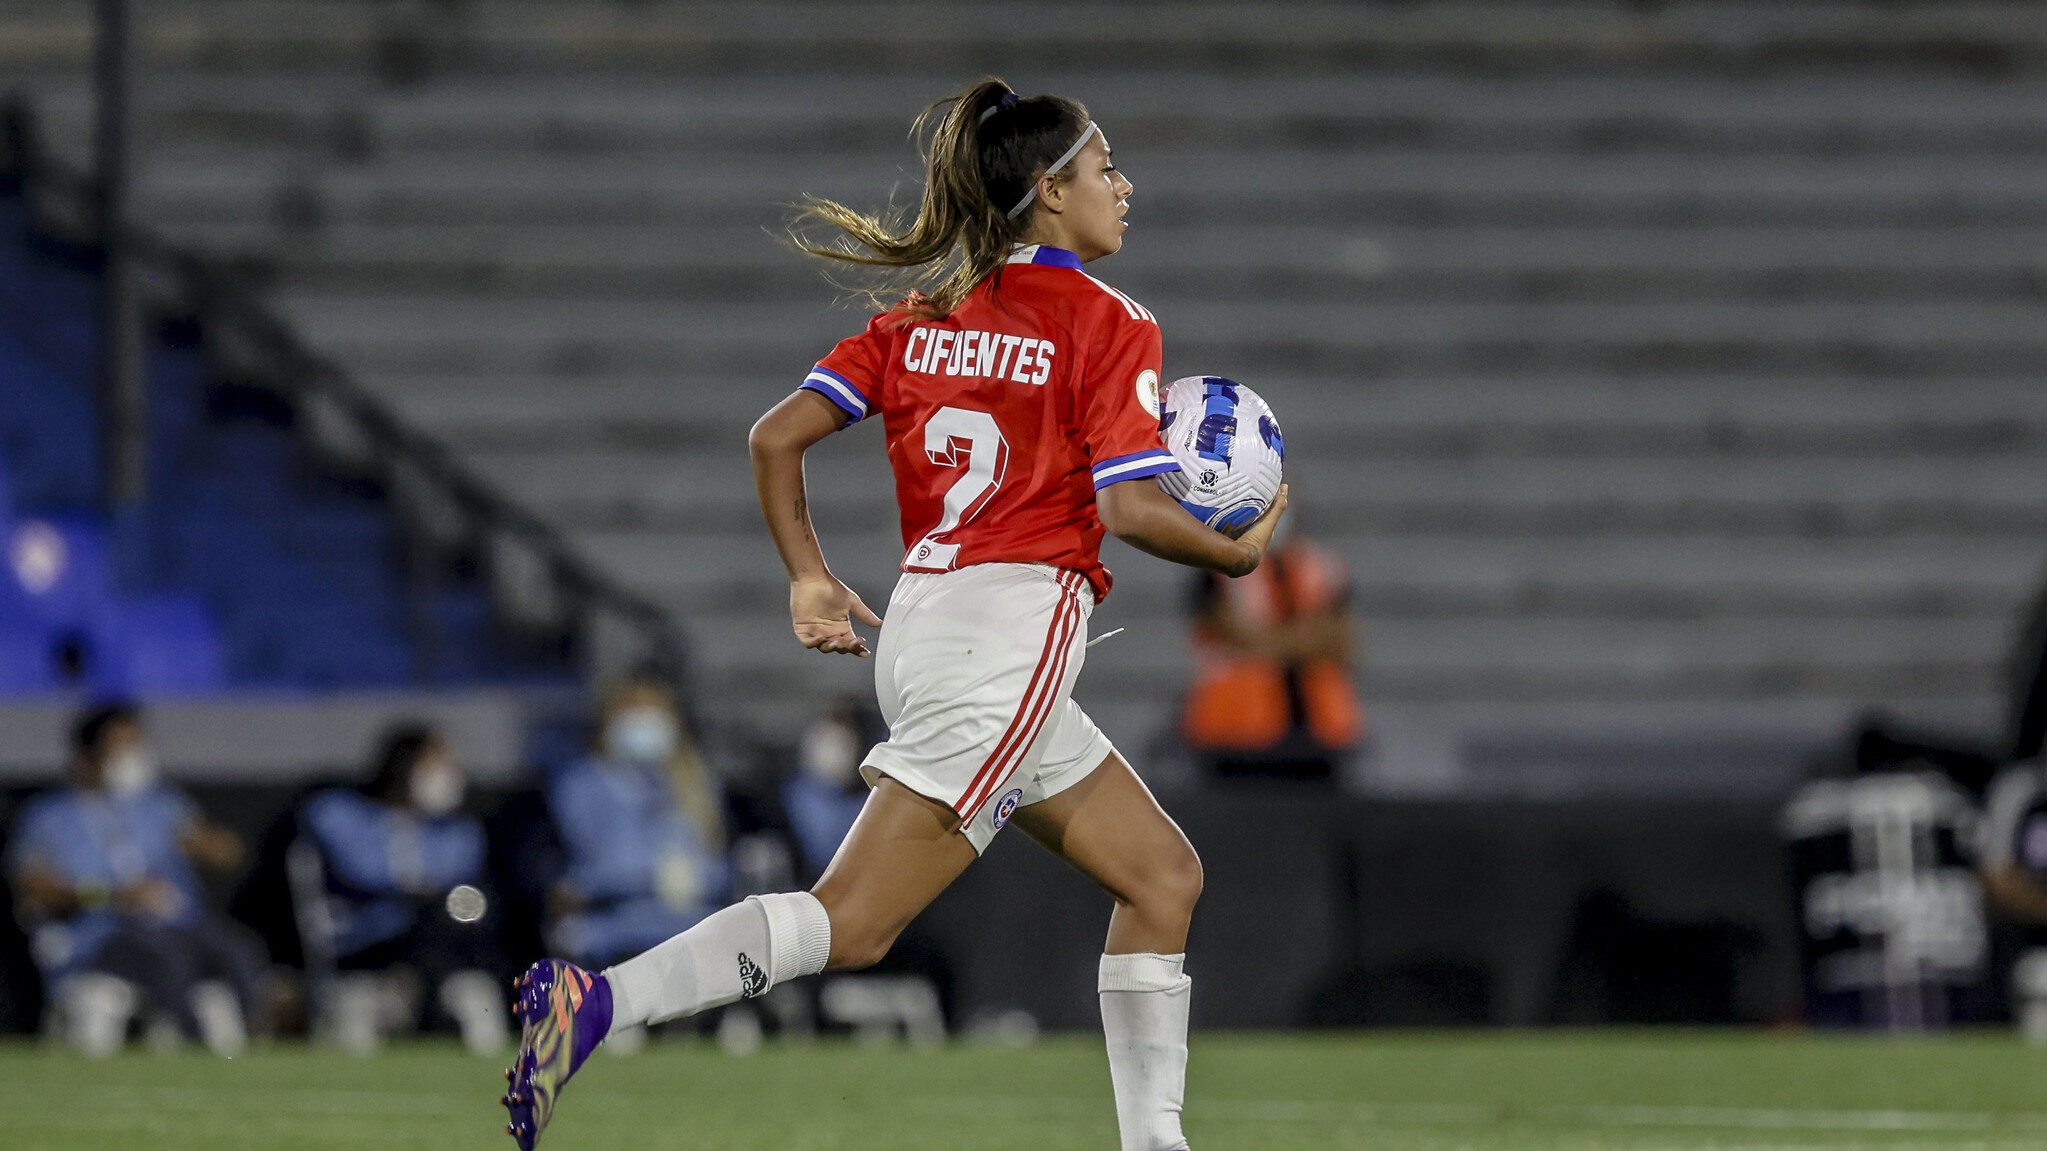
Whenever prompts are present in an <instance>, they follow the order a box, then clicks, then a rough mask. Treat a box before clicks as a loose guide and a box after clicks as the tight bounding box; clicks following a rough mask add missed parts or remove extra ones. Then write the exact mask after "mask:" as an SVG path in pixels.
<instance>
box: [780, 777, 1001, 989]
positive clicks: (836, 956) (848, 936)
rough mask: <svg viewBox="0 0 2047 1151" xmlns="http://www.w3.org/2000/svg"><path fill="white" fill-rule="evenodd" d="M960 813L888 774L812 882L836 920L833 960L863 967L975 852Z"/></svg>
mask: <svg viewBox="0 0 2047 1151" xmlns="http://www.w3.org/2000/svg"><path fill="white" fill-rule="evenodd" d="M958 826H959V816H957V815H955V814H953V812H952V809H950V808H948V807H947V806H945V805H944V804H942V803H939V802H937V801H935V800H931V799H926V798H925V797H923V796H921V795H918V794H917V793H916V792H914V791H911V790H910V789H909V788H907V787H904V786H903V785H902V784H900V783H897V782H896V781H895V780H893V779H888V778H886V777H884V778H883V779H881V780H880V781H879V782H878V783H877V784H876V785H875V787H874V790H872V791H870V792H868V793H867V803H866V805H865V806H863V807H862V808H861V809H860V816H859V818H858V819H855V820H854V821H853V828H852V830H851V831H848V832H847V833H846V839H845V841H844V842H843V843H841V844H839V850H838V852H837V853H836V854H834V855H833V856H832V861H831V863H830V864H829V865H827V866H826V867H825V871H824V875H823V877H821V878H820V879H819V880H818V881H817V886H815V887H813V888H811V892H812V894H814V895H816V896H817V898H818V902H820V903H822V904H824V907H825V912H826V914H828V915H829V916H830V917H831V921H832V951H831V961H830V966H831V967H832V968H834V969H837V968H845V967H865V966H867V965H868V964H870V963H873V962H875V961H877V960H879V959H880V958H881V957H882V955H884V954H886V953H887V951H888V948H889V945H890V944H891V943H893V942H895V938H896V936H897V935H900V934H901V933H902V930H903V928H905V927H907V926H909V924H910V921H911V920H912V919H915V918H916V917H917V914H918V913H919V912H921V911H923V910H924V908H925V907H927V906H929V905H930V903H931V901H932V900H934V899H936V898H938V894H939V892H942V891H944V890H945V889H946V888H947V887H948V886H950V885H951V884H952V881H953V880H955V879H957V878H959V874H960V872H962V871H965V870H966V869H967V865H968V864H970V863H972V862H974V860H975V859H976V858H978V856H977V854H976V852H975V851H974V845H973V844H971V843H969V842H968V841H967V837H966V836H963V835H959V834H957V833H956V829H957V828H958Z"/></svg>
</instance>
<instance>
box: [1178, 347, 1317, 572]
mask: <svg viewBox="0 0 2047 1151" xmlns="http://www.w3.org/2000/svg"><path fill="white" fill-rule="evenodd" d="M1159 436H1160V437H1161V438H1163V439H1164V440H1165V441H1166V449H1167V450H1168V451H1170V452H1172V453H1173V458H1174V459H1175V460H1178V461H1179V462H1180V470H1179V471H1177V472H1166V473H1164V474H1163V475H1161V476H1159V486H1160V487H1162V488H1164V489H1166V494H1167V495H1170V496H1172V497H1173V498H1174V499H1176V500H1179V501H1180V506H1181V507H1183V508H1186V509H1187V510H1188V511H1190V512H1192V513H1194V518H1195V519H1198V520H1200V521H1201V522H1202V523H1205V524H1207V525H1208V526H1209V527H1212V528H1214V529H1215V530H1217V531H1219V532H1221V533H1223V534H1224V535H1226V536H1229V537H1230V538H1232V539H1235V538H1236V537H1237V536H1240V535H1242V534H1243V533H1244V529H1245V528H1248V527H1250V526H1251V524H1252V522H1253V521H1254V520H1256V519H1257V518H1258V517H1259V516H1261V515H1263V514H1264V513H1265V509H1266V508H1267V507H1270V506H1271V504H1272V497H1273V496H1275V495H1277V494H1279V481H1280V475H1281V471H1282V467H1283V465H1284V463H1285V461H1286V441H1285V440H1283V439H1281V438H1280V434H1279V420H1278V419H1276V418H1274V416H1273V414H1272V408H1271V407H1270V406H1268V405H1267V404H1266V402H1265V401H1264V400H1263V399H1260V398H1259V396H1258V393H1257V392H1254V391H1252V390H1251V389H1249V388H1247V387H1245V386H1244V385H1242V384H1240V383H1237V382H1236V381H1235V380H1226V379H1224V378H1222V377H1221V376H1188V377H1187V378H1185V379H1181V380H1174V381H1173V382H1172V383H1171V384H1168V385H1166V389H1165V394H1164V395H1162V396H1160V397H1159Z"/></svg>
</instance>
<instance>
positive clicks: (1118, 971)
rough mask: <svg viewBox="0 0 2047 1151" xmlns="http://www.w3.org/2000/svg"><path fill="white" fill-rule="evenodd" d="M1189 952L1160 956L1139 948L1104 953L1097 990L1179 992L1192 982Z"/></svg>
mask: <svg viewBox="0 0 2047 1151" xmlns="http://www.w3.org/2000/svg"><path fill="white" fill-rule="evenodd" d="M1186 966H1187V953H1186V952H1184V951H1182V952H1179V953H1178V954H1175V955H1160V954H1159V953H1157V952H1155V951H1140V952H1138V953H1136V954H1134V955H1104V956H1102V970H1101V977H1100V980H1099V982H1098V983H1097V984H1096V988H1095V989H1096V990H1097V991H1177V990H1179V989H1180V988H1181V987H1183V986H1185V985H1186V984H1187V983H1188V982H1190V981H1189V980H1188V978H1187V975H1186Z"/></svg>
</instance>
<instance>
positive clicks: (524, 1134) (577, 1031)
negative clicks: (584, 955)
mask: <svg viewBox="0 0 2047 1151" xmlns="http://www.w3.org/2000/svg"><path fill="white" fill-rule="evenodd" d="M512 988H513V990H515V991H516V992H518V995H519V1001H518V1004H517V1005H516V1006H515V1007H514V1008H513V1010H514V1011H515V1012H516V1013H517V1014H518V1016H519V1021H520V1023H522V1024H524V1030H523V1031H522V1032H521V1033H520V1035H519V1061H518V1062H517V1063H514V1064H513V1065H512V1067H511V1069H510V1070H508V1071H506V1072H505V1079H506V1080H507V1081H509V1082H510V1083H511V1085H512V1086H511V1089H510V1090H508V1091H506V1092H505V1097H504V1098H503V1099H501V1100H499V1102H501V1103H503V1104H504V1105H505V1109H506V1110H507V1111H510V1112H511V1114H512V1121H511V1122H510V1123H509V1124H507V1125H506V1127H505V1130H506V1131H507V1132H508V1133H509V1134H510V1135H511V1136H512V1138H514V1139H516V1140H518V1141H519V1151H533V1145H534V1144H535V1143H537V1142H539V1141H540V1133H541V1132H542V1131H544V1130H546V1129H547V1121H548V1120H549V1119H551V1118H553V1116H554V1104H555V1100H556V1099H558V1098H560V1096H561V1089H562V1085H563V1084H565V1083H567V1082H568V1081H569V1076H571V1075H574V1074H575V1073H576V1069H577V1068H579V1067H581V1066H582V1065H583V1060H585V1059H588V1058H589V1057H590V1052H592V1051H595V1050H596V1049H597V1045H598V1044H599V1043H601V1042H603V1040H604V1036H605V1035H606V1034H607V1033H609V1032H610V1030H611V984H609V983H607V982H605V979H604V977H603V976H602V975H592V974H591V973H590V972H588V971H585V970H583V969H582V968H580V967H577V966H576V965H575V964H573V963H564V962H563V961H561V960H559V959H543V960H541V961H540V962H538V963H535V964H534V965H533V966H531V967H528V968H527V969H526V973H525V974H524V975H521V976H520V977H519V978H518V979H517V980H516V981H514V983H513V984H512Z"/></svg>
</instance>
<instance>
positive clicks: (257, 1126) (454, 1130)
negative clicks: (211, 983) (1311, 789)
mask: <svg viewBox="0 0 2047 1151" xmlns="http://www.w3.org/2000/svg"><path fill="white" fill-rule="evenodd" d="M1098 1047H1099V1044H1098V1041H1093V1040H1090V1039H1087V1038H1085V1037H1062V1038H1054V1039H1049V1040H1047V1041H1045V1042H1043V1043H1040V1044H1038V1045H1037V1046H1035V1047H1029V1048H1022V1049H1008V1048H997V1047H977V1046H965V1045H960V1046H954V1047H950V1048H947V1049H945V1050H942V1051H936V1052H915V1051H909V1050H903V1049H897V1048H883V1049H864V1048H858V1047H854V1046H850V1045H846V1044H840V1043H817V1044H807V1045H794V1044H792V1045H785V1046H779V1047H778V1046H775V1045H772V1044H771V1045H770V1046H769V1047H768V1048H766V1049H765V1050H763V1051H761V1052H760V1053H759V1054H756V1055H753V1056H751V1057H747V1058H731V1057H727V1056H725V1055H722V1054H720V1053H719V1052H718V1051H717V1050H715V1049H714V1048H712V1047H710V1046H707V1045H704V1044H700V1043H673V1044H667V1045H656V1046H654V1047H651V1048H649V1049H648V1050H647V1051H646V1052H644V1053H642V1054H640V1055H637V1056H633V1057H629V1058H611V1057H607V1056H599V1058H598V1059H597V1060H596V1062H595V1063H594V1064H593V1065H592V1066H591V1067H590V1068H589V1069H587V1070H586V1071H585V1072H584V1073H583V1074H581V1075H579V1076H578V1077H577V1079H576V1082H575V1083H574V1084H572V1085H571V1086H570V1088H569V1090H568V1092H567V1096H566V1098H565V1099H564V1101H563V1106H562V1110H561V1112H560V1113H559V1116H558V1119H557V1122H556V1125H555V1127H554V1128H553V1129H552V1130H550V1131H549V1132H548V1136H547V1138H546V1139H544V1140H543V1141H542V1144H541V1145H542V1147H544V1148H546V1149H547V1151H597V1149H605V1151H641V1149H645V1151H659V1149H674V1151H685V1149H687V1151H695V1149H699V1148H702V1149H711V1148H716V1149H718V1151H752V1149H759V1151H868V1149H873V1151H882V1149H884V1148H885V1149H888V1151H902V1149H906V1148H926V1147H929V1148H944V1149H947V1151H1009V1149H1017V1151H1022V1149H1025V1148H1029V1149H1031V1151H1060V1149H1066V1148H1075V1149H1079V1148H1087V1149H1090V1151H1114V1148H1115V1147H1116V1137H1115V1120H1114V1116H1113V1113H1112V1111H1111V1106H1110V1099H1109V1088H1108V1072H1107V1064H1106V1062H1105V1060H1104V1059H1103V1057H1102V1055H1101V1053H1100V1051H1099V1049H1098ZM0 1075H4V1078H0V1082H4V1083H6V1084H7V1091H6V1094H5V1096H4V1098H0V1147H5V1148H7V1149H8V1151H85V1149H92V1151H100V1149H111V1148H124V1149H125V1148H148V1149H151V1151H184V1149H190V1151H239V1149H242V1148H250V1149H255V1148H262V1149H266V1151H269V1149H277V1151H296V1149H299V1148H308V1149H312V1148H319V1149H335V1151H343V1149H351V1148H360V1149H362V1151H372V1149H374V1151H406V1149H412V1148H419V1149H428V1148H431V1149H434V1151H445V1149H454V1148H470V1147H475V1148H493V1149H495V1151H506V1149H508V1148H510V1147H512V1143H511V1141H510V1140H509V1139H507V1138H506V1137H505V1136H504V1135H503V1134H501V1131H502V1127H501V1126H500V1125H501V1124H502V1123H503V1112H502V1111H501V1110H500V1109H499V1108H498V1107H497V1105H496V1099H497V1095H498V1093H499V1091H500V1089H501V1087H502V1083H501V1081H500V1080H499V1067H498V1066H497V1065H496V1064H494V1063H488V1062H485V1061H482V1060H478V1059H474V1058H471V1057H468V1056H466V1055H463V1054H461V1053H460V1052H459V1051H457V1050H456V1049H455V1048H453V1047H449V1046H438V1045H415V1046H404V1047H399V1048H396V1049H393V1050H392V1051H390V1052H388V1053H386V1054H384V1055H381V1056H378V1057H376V1058H373V1059H361V1060H359V1059H351V1058H349V1057H346V1056H343V1055H338V1054H333V1053H329V1052H324V1051H311V1050H307V1049H305V1048H301V1047H289V1046H285V1047H278V1048H275V1049H271V1050H267V1051H258V1052H253V1053H251V1054H249V1055H246V1056H244V1057H242V1058H240V1059H237V1060H234V1061H233V1062H221V1061H219V1060H215V1059H212V1058H210V1057H207V1056H203V1055H199V1054H196V1053H193V1054H176V1055H161V1054H152V1053H149V1052H146V1051H135V1052H131V1053H128V1054H124V1055H121V1056H119V1057H117V1058H114V1059H111V1060H106V1061H102V1062H92V1061H88V1060H85V1059H83V1058H80V1057H78V1056H75V1055H71V1054H68V1053H65V1052H59V1051H53V1050H50V1049H46V1048H44V1047H42V1046H40V1045H36V1044H30V1043H16V1044H11V1045H5V1046H0ZM1188 1095H1189V1101H1188V1107H1187V1131H1188V1134H1189V1136H1190V1138H1191V1139H1192V1142H1193V1145H1194V1146H1195V1147H1196V1148H1200V1149H1202V1151H1222V1149H1225V1148H1227V1149H1229V1151H1240V1149H1271V1151H1293V1149H1308V1148H1314V1149H1317V1151H1326V1149H1329V1148H1350V1147H1361V1148H1363V1147H1369V1148H1403V1149H1405V1148H1414V1149H1419V1151H1491V1149H1494V1148H1599V1149H1614V1151H1621V1149H1627V1151H1650V1149H1656V1148H1671V1149H1680V1148H1682V1149H1705V1148H1718V1149H1723V1151H1726V1149H1735V1148H1742V1149H1746V1148H1756V1149H1764V1148H1769V1149H1779V1151H1781V1149H1796V1148H1815V1149H1817V1148H1827V1149H1835V1148H1856V1147H1868V1148H1889V1149H1901V1148H1928V1149H1930V1148H1943V1149H1945V1148H1956V1149H1970V1151H1991V1149H1996V1151H2004V1149H2012V1151H2017V1149H2020V1148H2027V1149H2035V1151H2038V1149H2043V1148H2047V1051H2043V1050H2039V1049H2034V1048H2029V1047H2025V1046H2023V1045H2021V1044H2020V1043H2019V1042H2018V1041H2017V1040H2015V1039H2013V1038H2011V1037H2010V1036H2008V1035H2005V1034H1991V1033H1984V1034H1971V1035H1962V1036H1955V1037H1939V1038H1926V1039H1882V1038H1872V1037H1854V1036H1830V1035H1800V1034H1758V1033H1743V1032H1683V1031H1671V1032H1506V1033H1501V1032H1477V1033H1464V1034H1455V1035H1451V1034H1403V1033H1374V1034H1363V1035H1348V1034H1329V1035H1313V1036H1301V1035H1231V1034H1210V1035H1204V1036H1199V1037H1197V1039H1196V1043H1195V1048H1194V1057H1193V1069H1192V1072H1191V1074H1190V1082H1189V1091H1188Z"/></svg>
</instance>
